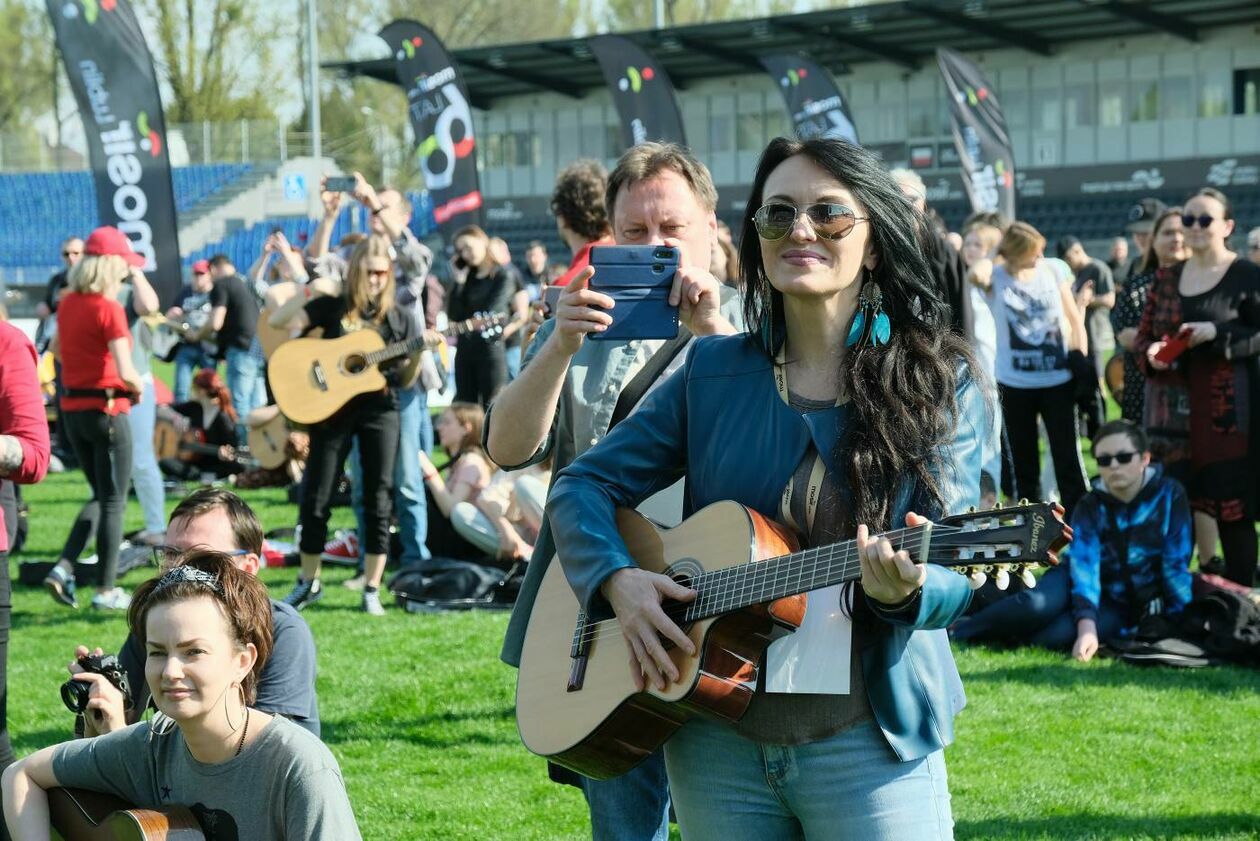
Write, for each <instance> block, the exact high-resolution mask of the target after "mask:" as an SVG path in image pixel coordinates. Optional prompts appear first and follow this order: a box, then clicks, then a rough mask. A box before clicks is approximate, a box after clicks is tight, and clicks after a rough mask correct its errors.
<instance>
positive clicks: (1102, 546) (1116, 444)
mask: <svg viewBox="0 0 1260 841" xmlns="http://www.w3.org/2000/svg"><path fill="white" fill-rule="evenodd" d="M1094 460H1095V461H1097V462H1098V473H1099V478H1098V479H1097V480H1096V481H1095V482H1094V487H1093V489H1092V490H1090V491H1089V492H1088V493H1086V494H1085V496H1083V497H1081V499H1080V502H1078V503H1077V505H1076V510H1075V511H1074V512H1073V514H1072V530H1073V533H1074V534H1073V537H1072V548H1071V560H1070V561H1067V562H1065V563H1063V564H1061V565H1059V566H1058V567H1055V568H1054V569H1052V570H1050V571H1049V572H1047V573H1046V574H1045V575H1043V576H1042V577H1041V580H1040V581H1039V582H1038V583H1037V586H1036V588H1034V589H1031V590H1025V591H1024V592H1022V593H1020V594H1019V595H1016V596H1012V597H1011V598H1009V599H1003V600H1002V601H999V602H996V603H994V604H992V605H990V606H989V607H987V608H985V609H984V610H982V611H980V612H979V613H976V614H974V615H972V616H968V617H967V618H966V619H963V620H962V621H960V622H959V623H958V624H957V625H956V626H954V629H953V637H954V639H955V640H958V641H979V640H1020V641H1026V642H1031V643H1032V644H1033V645H1041V646H1045V647H1046V648H1057V649H1066V648H1068V647H1069V646H1071V649H1072V656H1073V657H1075V658H1076V659H1077V660H1080V661H1082V662H1086V661H1088V660H1090V659H1091V658H1092V657H1093V656H1094V655H1095V654H1096V653H1097V652H1098V646H1099V642H1100V640H1110V639H1117V638H1123V637H1127V636H1131V635H1132V633H1133V631H1134V629H1136V627H1137V626H1138V624H1139V623H1141V622H1142V621H1143V620H1145V619H1147V618H1148V617H1150V616H1156V615H1160V614H1162V615H1164V616H1165V617H1167V618H1169V619H1172V618H1174V617H1176V616H1177V615H1178V614H1180V613H1181V611H1182V609H1183V608H1184V607H1185V606H1186V604H1187V603H1188V602H1189V601H1190V568H1189V565H1190V549H1191V545H1192V544H1191V540H1190V531H1191V530H1190V504H1189V503H1188V502H1187V501H1186V491H1185V489H1184V488H1183V487H1182V486H1181V484H1180V483H1179V482H1177V480H1176V479H1171V478H1169V477H1168V476H1165V475H1164V472H1163V468H1162V467H1161V466H1160V465H1152V464H1151V452H1150V448H1149V447H1148V446H1147V441H1146V434H1145V433H1143V432H1142V430H1141V428H1140V427H1138V426H1137V425H1136V424H1133V423H1130V422H1129V421H1126V420H1115V421H1110V422H1108V423H1105V424H1103V425H1102V426H1101V427H1099V429H1098V433H1097V434H1096V435H1095V436H1094Z"/></svg>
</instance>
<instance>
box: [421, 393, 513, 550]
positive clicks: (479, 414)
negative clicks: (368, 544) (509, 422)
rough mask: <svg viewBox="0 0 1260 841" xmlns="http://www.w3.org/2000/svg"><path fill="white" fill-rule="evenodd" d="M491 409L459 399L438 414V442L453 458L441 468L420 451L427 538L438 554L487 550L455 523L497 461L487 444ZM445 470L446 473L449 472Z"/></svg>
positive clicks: (477, 492)
mask: <svg viewBox="0 0 1260 841" xmlns="http://www.w3.org/2000/svg"><path fill="white" fill-rule="evenodd" d="M485 422H486V413H485V410H484V409H482V408H481V406H479V405H478V404H476V403H461V402H458V401H456V402H454V403H452V404H451V405H450V406H448V407H447V408H446V410H445V411H443V412H442V414H440V415H438V419H437V421H436V422H435V423H434V424H433V431H434V432H436V433H437V442H438V444H440V445H441V446H442V448H443V449H444V450H446V454H447V455H448V456H449V457H450V461H449V462H448V463H447V465H446V467H445V468H444V469H443V470H441V471H439V470H438V469H437V468H436V467H434V465H433V462H432V461H431V460H430V459H429V454H428V453H426V452H424V451H420V453H419V459H420V475H421V476H423V477H424V485H425V488H426V489H427V490H428V494H427V497H428V503H429V504H428V508H429V534H428V537H427V538H426V539H425V543H426V544H427V545H428V547H429V551H430V552H431V553H432V554H433V555H435V556H437V557H445V558H456V559H459V560H480V559H482V558H484V557H485V554H484V553H483V552H482V551H481V550H480V549H478V548H477V547H476V546H474V545H473V544H471V543H469V542H468V541H467V540H465V539H464V537H463V536H461V535H460V534H459V533H458V532H457V531H456V530H455V528H454V526H453V525H452V524H451V512H452V511H454V509H455V506H456V505H457V504H459V503H461V502H470V501H472V500H474V499H476V498H477V496H478V495H479V494H480V493H481V491H482V490H483V489H484V488H485V487H486V486H487V485H489V484H490V477H491V476H492V475H493V474H494V470H495V465H494V463H493V462H492V461H490V458H489V457H488V456H487V455H486V451H485V449H483V448H482V446H481V430H482V428H483V427H484V425H485ZM443 473H445V474H446V476H445V478H443V475H442V474H443Z"/></svg>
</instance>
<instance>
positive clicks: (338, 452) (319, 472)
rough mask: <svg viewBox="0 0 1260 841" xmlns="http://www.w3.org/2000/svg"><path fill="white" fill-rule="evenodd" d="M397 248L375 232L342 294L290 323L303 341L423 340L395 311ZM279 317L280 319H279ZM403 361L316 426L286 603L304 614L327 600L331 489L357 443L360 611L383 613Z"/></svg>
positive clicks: (311, 304) (356, 257) (357, 251)
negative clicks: (297, 569) (378, 385)
mask: <svg viewBox="0 0 1260 841" xmlns="http://www.w3.org/2000/svg"><path fill="white" fill-rule="evenodd" d="M394 256H395V255H394V249H393V246H392V245H391V244H390V242H389V240H388V238H386V237H384V236H382V235H379V234H373V235H372V236H370V237H368V238H367V239H366V240H364V241H363V242H361V243H359V244H358V245H356V246H355V248H354V251H353V252H352V253H351V255H350V262H349V265H348V267H347V269H346V279H345V283H344V284H343V288H342V290H341V294H340V295H335V296H334V295H326V296H322V297H318V298H312V299H311V300H310V301H308V302H307V304H306V306H305V307H304V308H303V309H301V310H300V311H298V312H297V313H296V314H295V315H294V316H293V317H292V321H291V322H289V323H288V324H287V325H286V324H285V323H276V316H273V317H272V324H273V326H276V327H284V326H291V327H293V328H294V329H296V330H299V331H300V332H301V333H302V334H303V335H305V334H306V333H309V332H310V331H311V330H314V329H316V328H320V329H322V330H323V337H324V338H325V339H335V338H338V337H339V336H342V335H344V334H346V333H348V332H351V331H355V330H375V331H376V332H377V333H378V334H379V335H380V337H381V339H382V340H383V341H384V342H385V344H387V345H388V344H392V343H394V342H402V341H407V340H410V339H413V338H416V337H417V336H419V335H420V328H419V327H418V326H417V324H416V319H415V318H414V317H413V316H412V314H411V312H409V311H408V310H407V309H405V308H403V307H399V306H396V305H395V299H394V284H395V281H394V265H393V262H394ZM276 315H277V316H279V315H281V313H277V314H276ZM402 363H405V360H399V361H397V362H395V363H394V364H390V363H385V365H388V368H386V367H385V365H383V366H382V368H383V372H384V374H385V380H386V383H387V384H388V387H387V388H386V389H385V390H384V391H379V392H372V393H369V394H360V395H358V396H356V397H355V398H353V399H352V400H351V401H350V402H349V403H347V404H346V405H345V406H344V407H342V408H341V409H340V410H338V411H337V412H336V414H334V415H333V416H332V417H330V418H328V419H327V420H325V421H322V422H320V423H317V424H314V425H313V426H311V429H310V435H311V455H310V459H309V460H308V461H307V463H306V476H305V480H304V488H305V492H304V493H303V495H302V503H301V505H300V507H299V509H298V517H299V520H300V522H301V524H302V540H301V543H300V546H299V549H300V551H301V555H302V573H301V576H300V577H299V578H298V580H297V584H296V585H295V586H294V588H293V591H292V592H291V593H289V595H288V596H287V597H286V598H285V601H286V602H288V603H289V604H291V605H293V606H294V607H296V608H298V609H301V608H303V607H305V606H306V605H308V604H310V603H311V602H313V601H316V600H318V599H319V598H321V597H322V596H323V588H322V584H321V583H320V579H319V573H320V567H321V566H322V561H323V558H322V555H323V552H324V543H325V541H326V539H327V537H328V517H329V515H330V513H331V512H330V505H331V501H332V494H333V488H334V486H335V485H336V481H337V476H338V475H339V474H340V473H341V467H342V465H343V464H345V461H346V456H347V455H349V453H350V446H351V443H352V442H353V441H355V440H357V441H358V445H359V458H360V459H361V464H362V467H363V471H362V473H363V485H364V487H363V508H364V530H363V535H362V539H363V545H364V551H365V555H364V576H365V579H364V580H365V583H364V588H363V610H364V611H365V612H367V613H368V614H370V615H373V616H379V615H381V614H382V613H384V608H382V607H381V599H380V592H379V590H380V583H381V575H382V574H383V573H384V571H385V558H386V555H387V554H388V552H389V523H390V518H391V517H392V515H393V508H394V504H393V499H394V465H395V459H397V457H398V440H399V391H400V390H401V389H405V388H408V387H409V386H410V385H411V384H412V383H413V382H415V378H416V373H418V366H416V367H415V368H414V369H413V367H411V366H407V365H405V364H402Z"/></svg>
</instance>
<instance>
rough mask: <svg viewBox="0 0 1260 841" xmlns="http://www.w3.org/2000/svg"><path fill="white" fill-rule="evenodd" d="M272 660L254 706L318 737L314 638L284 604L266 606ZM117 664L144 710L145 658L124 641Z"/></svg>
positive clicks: (131, 641)
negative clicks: (269, 627)
mask: <svg viewBox="0 0 1260 841" xmlns="http://www.w3.org/2000/svg"><path fill="white" fill-rule="evenodd" d="M271 622H272V630H271V640H272V644H271V657H269V658H268V659H267V664H266V665H265V666H263V670H262V674H261V675H259V676H258V698H257V699H255V701H254V706H255V707H257V708H258V709H260V710H262V711H263V712H268V713H277V714H279V715H282V716H284V717H285V718H289V719H292V720H293V722H294V723H295V724H297V725H298V726H299V727H303V728H305V729H307V730H309V731H311V732H312V733H314V734H315V735H316V736H318V735H319V699H318V698H316V696H315V638H314V637H312V636H311V628H310V626H309V625H307V624H306V620H305V619H303V618H302V617H301V615H300V614H299V613H298V612H297V609H296V608H294V607H291V606H289V605H287V604H285V603H284V602H278V601H275V600H273V601H272V602H271ZM118 660H119V662H121V663H122V667H123V670H124V671H126V672H127V680H128V682H129V683H130V686H131V696H132V698H134V699H135V704H136V707H137V709H138V710H139V711H143V710H144V708H145V707H146V706H148V704H149V697H150V696H149V686H148V684H147V683H145V680H144V661H145V653H144V649H143V647H142V646H141V645H140V640H139V639H138V638H137V637H135V636H132V635H128V636H127V641H126V642H124V643H123V647H122V650H121V651H119V652H118Z"/></svg>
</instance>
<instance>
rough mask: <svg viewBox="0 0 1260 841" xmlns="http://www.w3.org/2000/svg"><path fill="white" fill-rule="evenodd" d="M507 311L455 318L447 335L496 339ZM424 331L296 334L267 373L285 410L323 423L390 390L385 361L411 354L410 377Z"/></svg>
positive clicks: (298, 420)
mask: <svg viewBox="0 0 1260 841" xmlns="http://www.w3.org/2000/svg"><path fill="white" fill-rule="evenodd" d="M506 320H507V316H504V315H501V314H497V313H496V314H479V315H476V316H474V317H472V318H470V319H467V320H466V321H458V322H454V323H452V324H451V325H450V326H448V327H447V329H446V330H444V331H443V333H445V334H446V335H447V336H463V335H468V334H472V333H476V334H480V335H481V336H483V337H485V338H491V337H493V336H495V335H498V334H500V333H502V332H503V323H504V322H505V321H506ZM426 342H427V340H426V338H425V337H424V336H423V335H421V336H417V337H415V338H414V339H408V340H407V341H403V342H394V343H393V344H391V345H386V344H385V340H384V339H382V338H381V336H380V334H379V333H377V332H376V331H375V330H356V331H354V332H353V333H346V334H345V335H344V336H340V337H338V338H336V339H292V340H290V341H288V342H285V343H284V344H282V345H280V346H279V347H278V348H276V351H275V353H274V354H272V356H271V359H270V360H268V362H267V378H268V382H269V383H270V384H271V391H272V394H274V395H275V398H276V404H277V405H278V406H279V407H280V411H282V412H284V414H285V416H287V417H288V418H289V420H291V421H293V422H294V423H305V424H312V423H319V422H320V421H322V420H326V419H328V418H330V417H332V416H333V415H334V414H335V413H336V412H337V411H338V410H339V409H341V407H342V406H345V405H346V404H347V403H349V402H350V400H351V399H352V398H354V397H356V396H358V395H360V394H369V393H371V392H373V391H383V390H384V389H385V385H386V383H385V375H384V374H382V373H381V371H380V365H381V363H383V362H389V361H391V360H394V359H401V358H404V357H408V358H409V359H408V362H407V368H408V369H410V370H404V371H403V373H402V376H401V379H402V380H403V381H404V382H408V381H410V379H411V376H412V374H413V373H414V370H415V366H416V365H418V364H419V361H420V360H419V354H420V351H422V350H424V348H425V347H426Z"/></svg>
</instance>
